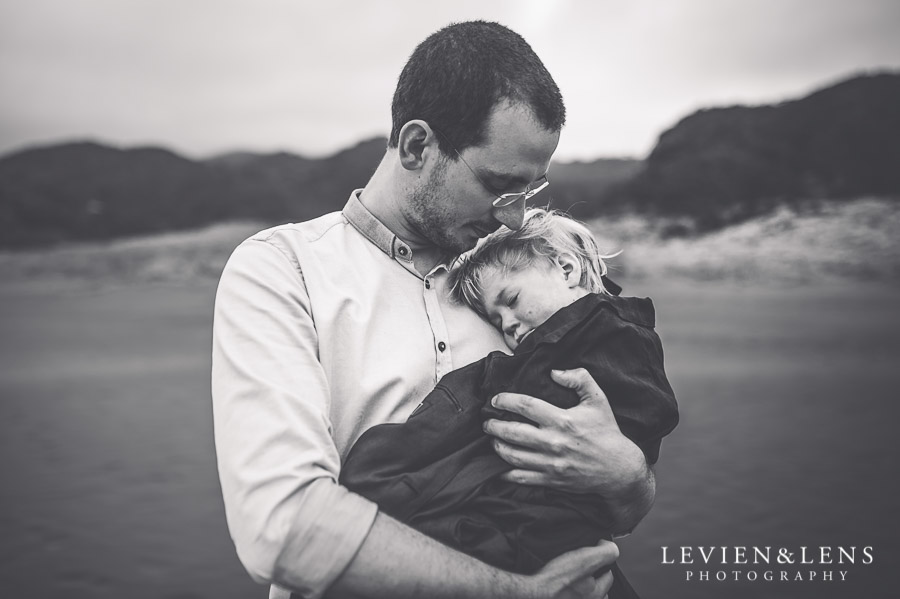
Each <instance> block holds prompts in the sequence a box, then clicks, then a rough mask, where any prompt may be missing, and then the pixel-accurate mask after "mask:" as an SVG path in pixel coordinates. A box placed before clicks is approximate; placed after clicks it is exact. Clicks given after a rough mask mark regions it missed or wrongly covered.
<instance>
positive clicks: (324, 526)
mask: <svg viewBox="0 0 900 599" xmlns="http://www.w3.org/2000/svg"><path fill="white" fill-rule="evenodd" d="M310 484H311V485H314V486H316V487H317V488H316V489H315V490H314V492H312V493H310V492H309V491H311V490H312V489H309V490H308V491H307V493H305V494H304V495H305V497H306V500H305V501H304V505H303V510H302V511H303V514H304V517H303V518H302V519H298V520H296V521H295V522H294V523H293V524H292V526H291V529H290V532H289V536H288V538H287V540H286V542H285V544H284V548H283V550H282V552H281V553H280V554H279V556H278V559H277V560H276V565H275V572H273V576H272V579H273V581H275V582H276V583H277V584H278V585H279V586H283V587H285V588H290V589H292V590H293V592H294V593H296V594H298V595H299V596H301V597H304V598H309V599H318V598H319V597H321V596H322V595H324V594H325V592H326V591H327V590H328V588H329V587H330V586H331V585H332V584H333V583H334V581H335V580H337V578H338V577H339V576H340V575H341V574H342V573H343V572H344V570H345V569H346V568H347V566H348V565H349V564H350V561H351V560H352V559H353V558H354V557H355V556H356V554H357V552H358V551H359V548H360V547H361V546H362V544H363V541H365V539H366V537H367V536H368V534H369V530H371V528H372V524H373V522H374V521H375V516H376V514H377V513H378V506H377V505H376V504H374V503H372V502H371V501H369V500H368V499H365V498H363V497H362V496H360V495H357V494H355V493H351V492H350V491H348V490H347V489H346V488H345V487H342V486H340V485H338V484H336V483H335V482H334V481H332V480H330V479H327V478H325V479H318V480H316V481H313V482H312V483H310ZM273 590H274V589H273ZM289 594H290V593H288V595H289ZM270 596H271V595H270ZM276 596H277V595H276ZM286 596H287V595H286Z"/></svg>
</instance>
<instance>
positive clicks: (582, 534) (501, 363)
mask: <svg viewBox="0 0 900 599" xmlns="http://www.w3.org/2000/svg"><path fill="white" fill-rule="evenodd" d="M654 320H655V319H654V311H653V304H652V302H651V301H650V300H649V299H640V298H622V297H613V296H607V295H598V294H590V295H588V296H585V297H583V298H581V299H579V300H578V301H576V302H575V303H573V304H572V305H570V306H568V307H566V308H563V309H562V310H560V311H559V312H557V313H556V314H554V315H553V316H552V317H550V319H549V320H547V322H545V323H544V324H542V325H541V326H540V327H538V328H537V329H535V330H534V331H533V332H532V333H531V334H530V335H529V336H528V337H526V338H525V339H524V340H523V342H522V343H521V344H520V345H519V347H517V348H516V351H515V353H514V355H512V356H508V355H506V354H503V353H501V352H492V353H491V354H490V355H488V356H487V357H486V358H484V359H482V360H479V361H478V362H475V363H473V364H470V365H468V366H465V367H463V368H460V369H458V370H454V371H453V372H451V373H449V374H447V375H446V376H444V377H443V378H442V379H441V380H440V381H439V382H438V384H437V386H436V387H435V389H434V390H433V391H432V392H431V393H429V394H428V396H427V397H426V398H425V400H424V401H423V402H422V403H421V404H420V405H419V407H418V408H417V409H416V410H415V411H414V412H413V414H412V416H410V418H409V420H407V422H405V423H402V424H383V425H378V426H375V427H373V428H371V429H369V430H368V431H366V432H365V433H364V434H363V435H362V436H361V437H360V438H359V440H357V442H356V443H355V444H354V446H353V447H352V449H351V450H350V453H349V455H348V457H347V460H346V461H345V463H344V464H343V466H342V469H341V483H342V484H344V485H345V486H347V487H348V488H349V489H351V490H353V491H355V492H357V493H360V494H361V495H364V496H365V497H368V498H369V499H371V500H373V501H375V502H376V503H377V504H378V505H379V507H380V509H381V510H382V511H384V512H385V513H387V514H389V515H391V516H393V517H394V518H397V519H399V520H401V521H403V522H406V523H408V524H409V525H411V526H412V527H414V528H416V529H418V530H420V531H422V532H424V533H425V534H427V535H429V536H431V537H433V538H436V539H438V540H439V541H442V542H443V543H446V544H448V545H450V546H453V547H456V548H458V549H459V550H461V551H463V552H465V553H468V554H470V555H473V556H475V557H477V558H479V559H481V560H483V561H485V562H487V563H489V564H492V565H495V566H497V567H500V568H503V569H505V570H509V571H513V572H521V573H532V572H535V571H537V570H538V569H540V568H541V567H542V566H543V565H544V564H545V563H546V562H548V561H550V560H551V559H553V558H554V557H557V556H559V555H560V554H562V553H564V552H566V551H569V550H571V549H575V548H578V547H584V546H588V545H595V544H596V543H597V542H598V541H599V540H600V539H601V538H604V537H608V536H609V535H610V533H611V532H612V531H611V520H610V514H609V513H608V511H607V510H606V509H604V507H603V499H602V497H599V496H597V495H589V494H577V493H567V492H563V491H558V490H554V489H550V488H545V487H535V486H526V485H518V484H515V483H509V482H506V481H503V480H500V479H498V478H497V477H498V475H499V474H501V473H503V472H506V471H508V470H510V466H509V465H508V464H507V463H506V462H504V461H503V460H502V459H500V458H499V457H498V456H497V455H496V454H495V453H494V451H493V449H492V447H491V445H490V442H489V439H488V436H487V435H486V434H484V432H483V431H482V422H483V421H484V420H485V419H486V418H506V419H510V418H511V417H514V415H513V414H510V413H509V412H505V411H502V410H497V409H495V408H493V407H491V406H490V403H489V400H490V398H491V397H493V396H494V395H496V394H497V393H500V392H504V391H509V392H516V393H525V394H527V395H531V396H534V397H538V398H541V399H544V400H546V401H548V402H550V403H552V404H554V405H556V406H558V407H561V408H570V407H572V406H575V405H576V404H577V403H578V397H577V395H576V394H575V392H574V391H572V390H570V389H566V388H564V387H561V386H560V385H557V384H556V383H554V382H553V381H552V380H551V379H550V370H551V369H560V370H565V369H571V368H579V367H581V368H586V369H587V370H588V371H589V372H590V373H591V375H592V376H593V377H594V379H595V380H596V381H597V383H598V384H599V385H600V387H601V388H602V389H603V391H604V392H605V393H606V396H607V397H608V399H609V403H610V407H611V408H612V412H613V414H614V415H615V418H616V421H617V422H618V424H619V427H620V429H621V430H622V433H623V434H624V435H625V436H627V437H628V438H629V439H631V440H632V441H634V442H635V444H637V445H638V446H639V447H640V448H641V449H642V450H643V452H644V454H645V456H646V458H647V462H648V463H649V464H653V463H655V462H656V461H657V459H658V457H659V448H660V443H661V440H662V438H663V437H664V436H665V435H667V434H668V433H669V432H671V431H672V429H673V428H675V425H676V424H677V423H678V407H677V404H676V402H675V396H674V393H673V391H672V388H671V386H670V385H669V382H668V380H667V379H666V375H665V371H664V370H663V351H662V344H661V343H660V340H659V337H658V336H657V335H656V333H655V332H654V330H653V327H654V326H655V322H654ZM516 418H517V417H516Z"/></svg>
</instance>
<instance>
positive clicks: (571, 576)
mask: <svg viewBox="0 0 900 599" xmlns="http://www.w3.org/2000/svg"><path fill="white" fill-rule="evenodd" d="M618 557H619V548H618V547H616V545H615V544H613V543H612V542H610V541H600V544H599V545H597V546H596V547H585V548H583V549H576V550H575V551H570V552H569V553H564V554H563V555H561V556H559V557H558V558H556V559H555V560H553V561H551V562H549V563H548V564H547V565H546V566H544V567H543V568H542V569H541V570H540V571H539V572H538V573H537V574H535V575H534V576H533V577H532V579H533V582H534V583H535V588H536V589H537V590H538V594H537V595H536V597H552V598H553V599H569V598H572V599H575V598H582V597H584V598H586V599H602V598H603V597H605V596H606V594H607V593H608V592H609V589H610V587H611V586H612V583H613V574H612V572H610V571H607V572H605V573H604V574H603V575H602V576H600V577H599V578H594V573H595V572H596V571H597V570H598V569H600V568H603V567H605V566H611V565H612V564H613V562H615V561H616V559H618Z"/></svg>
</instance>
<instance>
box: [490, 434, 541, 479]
mask: <svg viewBox="0 0 900 599" xmlns="http://www.w3.org/2000/svg"><path fill="white" fill-rule="evenodd" d="M493 445H494V451H495V452H496V453H497V455H498V456H500V459H502V460H503V461H504V462H506V463H507V464H509V465H510V466H514V467H516V468H522V469H524V470H537V471H545V470H547V466H548V463H549V460H548V459H547V456H545V455H543V454H540V453H537V452H534V451H529V450H527V449H523V448H521V447H518V446H516V445H510V444H509V443H504V442H503V441H500V440H499V439H494V441H493Z"/></svg>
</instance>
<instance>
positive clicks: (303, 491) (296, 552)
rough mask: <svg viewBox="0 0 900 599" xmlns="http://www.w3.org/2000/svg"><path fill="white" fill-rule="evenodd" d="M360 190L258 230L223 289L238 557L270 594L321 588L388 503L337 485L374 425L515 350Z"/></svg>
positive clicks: (224, 439) (225, 413)
mask: <svg viewBox="0 0 900 599" xmlns="http://www.w3.org/2000/svg"><path fill="white" fill-rule="evenodd" d="M358 193H359V190H357V191H355V192H354V193H353V194H352V195H351V197H350V200H349V201H348V203H347V205H346V207H345V208H344V210H343V211H342V212H335V213H332V214H328V215H325V216H323V217H320V218H317V219H315V220H312V221H308V222H305V223H300V224H292V225H284V226H279V227H275V228H272V229H268V230H265V231H262V232H260V233H258V234H256V235H254V236H253V237H251V238H249V239H248V240H246V241H244V242H243V243H242V244H241V245H240V246H239V247H238V248H237V249H236V250H235V251H234V253H233V254H232V256H231V258H230V259H229V261H228V264H227V265H226V267H225V270H224V272H223V274H222V278H221V281H220V283H219V288H218V292H217V295H216V306H215V320H214V327H213V370H212V393H213V413H214V424H215V441H216V453H217V459H218V467H219V477H220V480H221V483H222V493H223V496H224V500H225V513H226V517H227V521H228V527H229V530H230V532H231V536H232V539H233V540H234V543H235V547H236V549H237V553H238V557H239V558H240V560H241V562H242V563H243V564H244V567H245V568H246V569H247V571H248V572H249V573H250V575H251V576H252V577H253V578H254V579H255V580H257V581H259V582H268V583H272V584H273V586H272V590H271V591H270V597H282V596H283V597H287V596H288V594H289V592H288V591H286V590H284V588H285V587H287V588H291V589H294V590H295V591H296V592H298V593H300V594H301V595H302V596H305V597H319V596H321V595H322V594H323V593H324V592H325V591H326V590H327V588H328V587H329V586H330V585H331V584H332V583H333V582H334V580H335V579H336V578H337V577H338V576H339V575H340V574H341V572H343V570H344V568H346V566H347V564H348V563H349V562H350V560H351V559H352V558H353V556H354V555H355V554H356V552H357V550H358V549H359V547H360V545H361V544H362V543H363V541H364V539H365V537H366V535H367V534H368V532H369V529H370V527H371V525H372V522H373V520H374V518H375V514H376V511H377V507H376V506H375V505H374V504H373V503H371V502H370V501H368V500H366V499H364V498H362V497H360V496H359V495H356V494H354V493H351V492H350V491H348V490H347V489H345V488H344V487H342V486H340V485H339V484H338V475H339V473H340V467H341V461H342V459H343V458H344V457H345V456H346V455H347V452H348V451H349V449H350V447H351V446H352V444H353V443H354V441H356V439H357V438H358V437H359V436H360V435H361V434H362V433H363V432H364V431H365V430H366V429H368V428H370V427H372V426H374V425H376V424H381V423H384V422H402V421H405V420H406V418H407V417H408V416H409V414H410V413H411V412H412V411H413V410H414V409H415V407H416V405H418V403H419V402H420V401H421V400H422V399H423V398H424V397H425V395H426V394H427V393H428V392H429V391H431V389H432V388H433V387H434V385H435V383H436V382H437V381H438V379H440V378H441V377H442V376H443V375H445V374H447V373H448V372H450V371H451V370H453V369H454V368H459V367H461V366H465V365H466V364H469V363H471V362H473V361H475V360H478V359H480V358H482V357H484V356H485V355H487V354H488V353H489V352H490V351H493V350H497V349H499V350H506V346H505V345H504V343H503V339H502V336H501V335H500V334H499V332H498V331H496V330H495V329H494V328H493V327H491V326H490V325H488V324H487V323H486V322H485V321H483V320H482V319H481V318H479V317H478V316H477V315H476V314H475V313H474V312H472V311H471V310H468V309H467V308H465V307H463V306H460V305H457V304H455V303H453V302H452V300H450V299H449V298H448V296H447V293H446V288H445V284H446V274H447V272H446V265H439V266H437V267H435V268H434V269H433V270H432V271H431V272H429V273H428V274H427V275H425V276H422V275H420V274H419V273H418V272H417V271H416V270H415V268H414V267H413V262H412V250H411V249H410V247H409V246H408V245H407V244H405V243H404V242H403V241H402V240H400V239H399V238H397V236H395V235H394V234H393V233H391V232H390V231H389V230H388V229H387V228H386V227H385V226H384V225H383V224H382V223H381V222H379V221H378V220H377V219H376V218H375V217H374V216H373V215H372V214H371V213H370V212H368V210H366V208H365V207H364V206H363V205H362V203H361V202H360V201H359V199H358V197H357V196H358Z"/></svg>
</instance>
